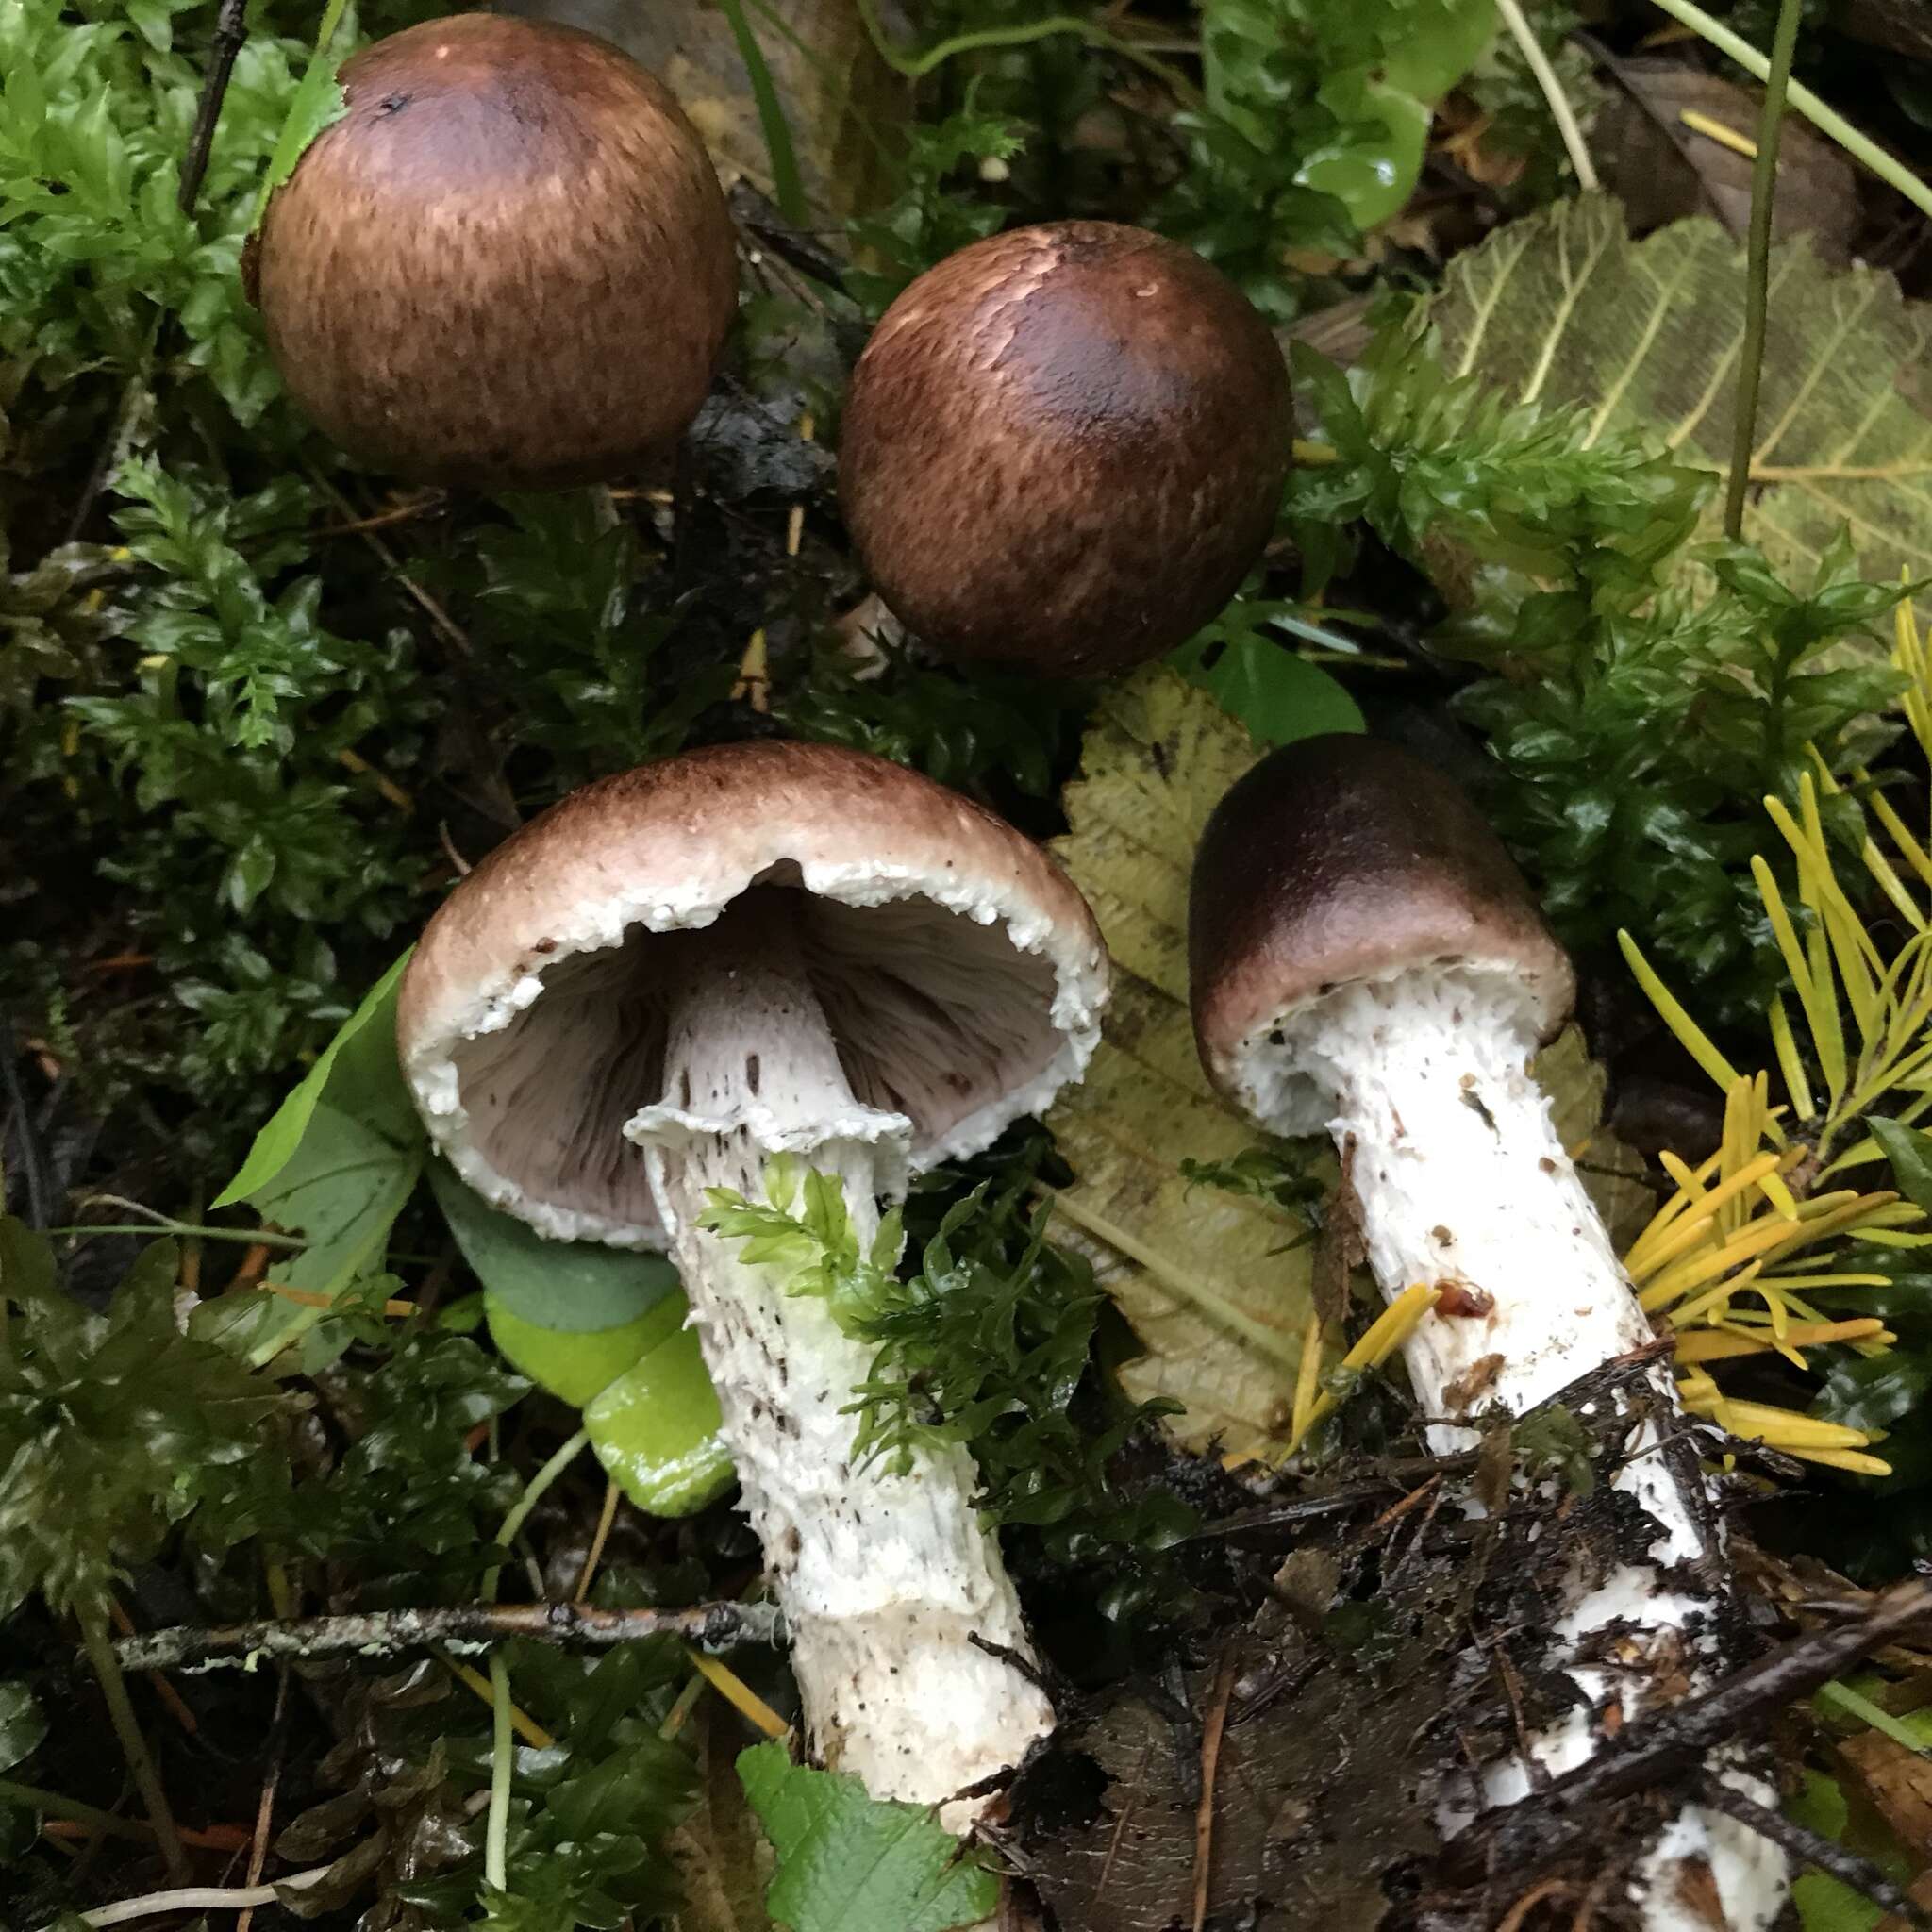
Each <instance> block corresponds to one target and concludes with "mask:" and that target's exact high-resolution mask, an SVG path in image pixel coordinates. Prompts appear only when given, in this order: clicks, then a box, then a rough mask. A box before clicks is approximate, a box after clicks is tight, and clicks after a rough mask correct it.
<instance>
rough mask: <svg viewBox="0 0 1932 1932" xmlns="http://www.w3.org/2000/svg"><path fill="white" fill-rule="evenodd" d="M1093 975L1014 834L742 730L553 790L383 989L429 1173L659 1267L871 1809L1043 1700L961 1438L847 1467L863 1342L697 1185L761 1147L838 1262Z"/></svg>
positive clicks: (913, 782)
mask: <svg viewBox="0 0 1932 1932" xmlns="http://www.w3.org/2000/svg"><path fill="white" fill-rule="evenodd" d="M1106 991H1107V961H1106V956H1105V953H1104V951H1103V949H1102V947H1101V943H1100V939H1099V934H1098V931H1097V929H1096V927H1095V925H1094V923H1093V918H1092V915H1091V913H1090V912H1089V910H1088V908H1087V906H1086V903H1085V901H1084V900H1082V898H1081V897H1080V895H1079V893H1078V892H1077V891H1075V890H1074V887H1073V885H1072V884H1071V883H1070V882H1069V881H1068V879H1067V878H1066V876H1065V874H1062V873H1061V872H1060V871H1059V869H1058V867H1057V866H1056V865H1055V864H1054V862H1053V861H1052V860H1051V859H1050V858H1047V857H1046V855H1045V854H1044V853H1043V852H1041V850H1040V848H1039V847H1038V846H1036V845H1034V844H1033V843H1032V842H1031V841H1028V840H1026V839H1025V838H1024V837H1023V836H1022V835H1021V834H1020V833H1018V832H1016V831H1014V830H1013V829H1012V828H1011V827H1010V826H1008V825H1007V824H1003V823H1002V822H1001V821H1000V820H998V819H996V818H994V817H992V816H991V814H990V813H988V812H985V811H982V810H981V809H979V808H978V807H976V806H974V805H973V804H971V803H969V802H968V801H967V800H965V799H963V798H960V797H958V795H957V794H955V793H953V792H951V791H946V790H944V789H943V788H942V787H941V786H939V785H936V784H934V783H932V782H931V781H930V780H929V779H926V778H924V777H922V776H920V775H919V774H916V773H913V772H908V771H907V770H905V769H903V768H902V767H900V766H898V765H894V764H891V763H889V762H887V761H886V760H885V759H883V758H874V757H871V756H870V755H868V754H865V753H862V752H856V751H847V750H843V749H840V748H836V747H832V746H827V745H807V744H791V743H779V742H770V741H767V742H761V743H756V744H740V745H730V746H724V747H718V748H714V749H711V750H707V751H698V752H691V753H687V754H685V755H683V756H681V757H678V758H668V759H665V760H663V761H662V762H660V763H658V764H653V765H646V766H643V767H641V769H639V770H637V771H634V772H628V773H625V774H623V775H621V776H618V777H612V778H607V779H603V780H600V781H599V782H597V783H595V784H592V785H589V786H586V787H585V788H584V789H583V790H581V791H575V792H573V793H572V794H571V795H570V796H569V797H567V798H566V799H564V800H563V801H562V802H561V803H560V804H558V805H557V806H556V807H554V808H552V809H551V810H550V811H548V812H546V813H545V814H543V816H542V817H541V818H539V819H536V820H534V821H532V822H531V823H530V824H527V825H525V826H524V827H523V828H522V829H521V830H520V831H518V832H517V833H515V834H514V835H513V836H512V837H511V838H509V839H508V841H506V842H505V843H504V844H502V845H500V846H499V847H498V848H497V849H496V850H495V851H494V852H492V853H491V854H490V856H489V857H488V858H485V859H484V860H483V861H482V862H481V863H480V864H479V865H478V866H477V867H476V868H475V871H474V872H472V873H471V874H469V875H468V876H467V877H466V878H465V879H464V880H463V881H462V882H461V883H460V884H459V885H458V887H457V888H456V890H455V891H453V892H452V893H451V894H450V896H449V898H448V900H447V901H446V902H445V903H444V904H443V905H442V906H441V908H439V909H438V911H437V912H436V914H435V916H434V917H433V918H432V919H431V920H430V922H429V924H428V927H427V929H426V930H425V933H424V936H423V940H422V942H421V943H420V945H419V946H418V947H417V949H416V952H415V954H414V956H413V957H412V958H411V960H410V962H409V967H408V973H407V974H406V976H405V978H404V981H403V986H402V991H401V997H400V1004H399V1008H398V1015H397V1031H398V1044H399V1047H400V1051H401V1056H402V1061H403V1067H404V1071H405V1073H406V1074H407V1076H408V1082H409V1086H410V1090H411V1091H412V1092H413V1093H414V1095H415V1098H416V1103H417V1106H418V1108H420V1110H421V1111H422V1114H423V1117H424V1120H425V1122H426V1123H427V1124H428V1127H429V1131H430V1133H431V1135H432V1136H433V1138H434V1139H435V1141H436V1142H437V1143H438V1145H439V1146H440V1147H441V1150H442V1152H443V1153H444V1154H445V1155H447V1156H448V1158H449V1159H450V1161H451V1162H452V1163H453V1164H454V1166H455V1167H456V1169H457V1171H458V1174H461V1175H462V1177H463V1178H464V1180H466V1181H467V1182H468V1183H469V1184H470V1186H471V1187H473V1188H475V1190H476V1191H478V1192H479V1193H481V1194H483V1195H484V1196H486V1197H487V1198H488V1199H489V1200H491V1201H492V1202H494V1203H495V1204H496V1205H497V1206H498V1207H500V1208H505V1209H507V1210H508V1211H509V1212H510V1213H513V1214H516V1215H518V1216H520V1217H522V1218H523V1219H524V1220H525V1221H527V1222H528V1223H530V1224H532V1225H533V1226H535V1227H536V1228H538V1229H540V1230H541V1232H542V1233H544V1234H547V1235H552V1236H555V1237H557V1238H558V1239H559V1240H574V1239H590V1240H594V1241H608V1242H611V1243H613V1244H615V1245H617V1246H620V1247H638V1248H653V1249H658V1248H668V1249H669V1251H670V1253H671V1254H672V1255H673V1256H674V1257H675V1259H676V1261H677V1265H678V1268H679V1271H680V1273H681V1274H682V1275H683V1278H684V1285H685V1290H686V1292H687V1293H688V1294H689V1296H690V1298H691V1319H692V1321H693V1323H694V1324H695V1325H696V1327H697V1329H698V1334H699V1338H700V1341H701V1342H702V1345H703V1349H704V1355H705V1359H706V1362H707V1363H708V1366H709V1368H710V1371H711V1375H712V1378H713V1380H714V1381H715V1383H716V1385H717V1390H718V1398H719V1402H720V1405H721V1407H722V1408H723V1411H724V1436H725V1440H726V1441H728V1442H729V1444H730V1446H731V1449H732V1452H733V1454H734V1456H735V1457H736V1459H737V1463H738V1470H739V1475H740V1479H741V1484H742V1486H743V1506H742V1507H744V1509H745V1511H746V1513H747V1514H748V1515H749V1516H750V1518H751V1521H752V1524H753V1525H754V1527H755V1528H756V1529H757V1531H758V1536H759V1538H760V1540H761V1541H762V1543H763V1546H764V1551H765V1560H766V1564H767V1567H768V1569H769V1572H770V1574H771V1578H772V1583H773V1587H774V1591H775V1593H776V1596H777V1599H778V1602H779V1604H780V1605H781V1607H783V1610H784V1613H785V1620H786V1624H787V1625H788V1627H789V1629H790V1632H791V1657H792V1666H793V1670H794V1672H795V1674H796V1676H797V1679H798V1684H799V1690H800V1693H801V1696H802V1699H803V1702H804V1707H805V1716H806V1722H807V1726H808V1734H809V1740H810V1742H811V1745H812V1748H813V1749H814V1751H815V1752H816V1754H817V1755H818V1757H820V1758H821V1760H822V1761H823V1762H824V1763H825V1764H827V1765H829V1766H831V1767H834V1768H836V1769H840V1770H843V1771H847V1772H852V1773H855V1774H857V1775H858V1777H860V1778H861V1779H862V1780H863V1781H864V1783H865V1785H866V1788H867V1789H868V1790H870V1791H871V1792H872V1793H873V1795H874V1796H875V1797H886V1798H901V1799H906V1800H909V1801H913V1802H926V1803H930V1802H940V1801H944V1800H947V1799H950V1798H952V1797H953V1796H954V1794H955V1793H957V1792H958V1791H960V1790H963V1789H964V1788H965V1787H967V1786H969V1785H972V1784H974V1783H975V1782H977V1781H978V1780H979V1779H981V1778H984V1777H986V1776H988V1775H990V1774H992V1773H994V1772H997V1771H998V1770H1000V1769H1001V1768H1002V1767H1004V1766H1007V1765H1010V1764H1014V1763H1017V1762H1018V1761H1019V1759H1020V1758H1021V1757H1022V1756H1023V1755H1024V1752H1025V1750H1026V1748H1027V1746H1028V1745H1029V1744H1031V1743H1032V1742H1033V1740H1035V1739H1036V1738H1038V1737H1040V1736H1041V1734H1042V1733H1043V1732H1045V1731H1046V1730H1047V1729H1048V1728H1049V1727H1050V1725H1051V1724H1052V1721H1053V1714H1052V1711H1051V1708H1050V1707H1049V1706H1048V1703H1047V1700H1046V1698H1045V1696H1044V1695H1043V1694H1042V1692H1041V1691H1040V1690H1039V1689H1038V1687H1037V1686H1036V1685H1035V1684H1034V1683H1033V1682H1032V1681H1031V1680H1030V1678H1029V1677H1028V1676H1027V1675H1026V1674H1025V1673H1024V1670H1023V1669H1021V1668H1016V1665H1015V1663H1014V1662H1013V1661H1012V1660H1011V1659H1012V1658H1015V1657H1017V1658H1021V1659H1024V1657H1026V1656H1027V1655H1028V1651H1027V1640H1026V1634H1025V1630H1024V1624H1023V1623H1022V1619H1021V1613H1020V1607H1019V1603H1018V1600H1017V1598H1016V1596H1015V1594H1014V1591H1013V1589H1012V1586H1011V1584H1010V1582H1009V1581H1008V1577H1007V1574H1006V1572H1005V1570H1004V1568H1003V1567H1002V1564H1001V1560H1000V1555H999V1550H998V1547H997V1545H996V1543H995V1541H993V1539H992V1537H991V1535H989V1534H988V1532H987V1531H986V1530H985V1529H984V1528H983V1527H982V1526H981V1524H980V1522H979V1520H978V1517H977V1514H976V1512H975V1510H974V1504H973V1496H974V1489H975V1486H976V1478H975V1474H974V1467H973V1462H972V1458H971V1457H970V1456H969V1455H968V1453H967V1452H966V1451H965V1450H964V1449H963V1448H960V1447H957V1446H949V1447H944V1448H941V1449H937V1450H932V1451H929V1452H926V1453H924V1454H922V1455H920V1456H919V1457H917V1458H916V1460H915V1461H914V1464H913V1466H912V1467H911V1469H910V1471H909V1472H908V1473H906V1474H898V1473H895V1472H894V1471H893V1470H891V1469H889V1468H887V1467H885V1466H883V1464H881V1463H877V1462H874V1463H872V1464H869V1465H864V1466H861V1465H859V1464H858V1463H857V1462H856V1461H855V1459H854V1457H853V1431H854V1426H855V1424H854V1421H853V1417H852V1416H851V1415H850V1414H849V1413H847V1409H848V1407H849V1405H850V1403H851V1402H852V1399H853V1391H854V1389H855V1388H856V1387H857V1386H858V1384H859V1383H861V1382H863V1381H865V1380H867V1379H868V1378H869V1376H870V1374H871V1372H872V1357H873V1351H872V1350H871V1349H870V1348H869V1347H867V1346H866V1345H865V1344H864V1343H862V1342H858V1341H853V1340H851V1339H850V1338H849V1337H847V1336H846V1335H845V1334H844V1333H843V1332H842V1331H841V1329H840V1328H839V1327H838V1326H837V1324H835V1323H834V1321H833V1319H832V1317H831V1315H830V1313H829V1312H828V1310H827V1308H826V1307H825V1305H824V1302H823V1301H821V1300H818V1299H814V1298H810V1297H806V1296H793V1295H790V1294H788V1293H787V1292H786V1291H785V1290H784V1288H783V1287H782V1286H780V1285H778V1284H775V1283H774V1281H773V1280H772V1278H771V1274H770V1272H769V1271H768V1270H766V1269H763V1268H759V1267H756V1266H748V1265H746V1264H745V1263H743V1262H742V1261H741V1260H740V1259H739V1258H738V1247H737V1244H736V1243H735V1242H733V1241H726V1240H724V1239H722V1238H720V1237H718V1236H716V1235H713V1234H711V1233H708V1232H707V1231H706V1229H705V1227H704V1226H703V1224H702V1221H701V1217H702V1216H703V1215H704V1213H705V1211H706V1208H707V1206H708V1203H707V1198H706V1196H707V1191H708V1189H712V1188H730V1189H735V1190H737V1191H739V1192H741V1193H742V1194H744V1195H746V1196H748V1197H750V1198H752V1199H762V1198H763V1196H764V1173H765V1168H766V1164H767V1163H768V1162H769V1161H770V1160H771V1159H772V1158H773V1157H774V1156H775V1155H790V1156H793V1157H796V1158H797V1159H798V1160H799V1161H801V1162H803V1163H805V1164H807V1165H808V1166H810V1167H812V1168H815V1169H817V1170H818V1171H820V1172H821V1173H823V1174H831V1175H836V1176H837V1177H838V1179H839V1180H840V1182H841V1184H842V1186H843V1190H844V1196H845V1206H846V1211H847V1213H848V1214H849V1216H850V1218H851V1221H852V1223H853V1225H854V1229H855V1232H856V1233H857V1235H858V1241H859V1245H860V1250H861V1252H864V1251H865V1250H866V1249H867V1248H868V1247H869V1246H870V1244H871V1242H872V1241H873V1239H874V1234H875V1231H876V1229H877V1227H878V1224H879V1218H880V1217H879V1203H880V1201H881V1200H882V1199H890V1198H891V1197H893V1196H896V1195H897V1194H899V1193H900V1192H901V1191H903V1189H904V1186H905V1182H906V1177H907V1174H908V1172H909V1171H912V1170H915V1169H921V1168H924V1167H925V1166H927V1165H928V1164H930V1163H931V1162H933V1161H936V1160H940V1159H942V1158H947V1157H949V1156H954V1155H962V1154H968V1153H972V1152H974V1150H976V1149H978V1148H982V1147H984V1146H986V1145H987V1144H988V1143H989V1142H990V1141H992V1140H993V1139H994V1138H995V1136H997V1135H998V1134H999V1132H1000V1131H1001V1129H1002V1128H1004V1127H1005V1126H1006V1125H1007V1124H1008V1122H1010V1121H1012V1120H1014V1119H1016V1118H1018V1117H1019V1116H1021V1115H1024V1114H1027V1113H1031V1112H1035V1111H1037V1110H1039V1109H1040V1108H1043V1107H1044V1106H1045V1105H1046V1103H1047V1102H1048V1101H1049V1100H1050V1099H1051V1098H1052V1097H1053V1095H1054V1094H1055V1092H1057V1091H1058V1089H1059V1088H1060V1087H1061V1086H1062V1085H1063V1084H1064V1083H1065V1082H1067V1081H1069V1080H1072V1079H1075V1078H1077V1077H1078V1075H1079V1074H1080V1072H1081V1071H1082V1069H1083V1068H1084V1066H1085V1064H1086V1061H1087V1058H1088V1057H1089V1055H1090V1054H1091V1052H1092V1050H1093V1046H1094V1043H1095V1041H1096V1040H1097V1038H1098V1034H1099V1015H1100V1009H1101V1007H1102V1005H1103V1004H1104V1001H1105V998H1106ZM974 1639H978V1640H980V1641H981V1643H985V1644H990V1645H991V1646H992V1650H991V1651H989V1650H988V1649H985V1648H982V1647H980V1643H975V1642H974V1641H973V1640H974ZM995 1653H997V1654H995ZM972 1808H973V1807H970V1806H962V1807H959V1808H958V1809H957V1810H956V1811H953V1812H949V1813H947V1814H945V1815H946V1816H947V1818H948V1822H949V1823H954V1824H961V1823H963V1822H964V1821H965V1820H966V1819H967V1818H969V1817H970V1816H971V1813H972Z"/></svg>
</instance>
